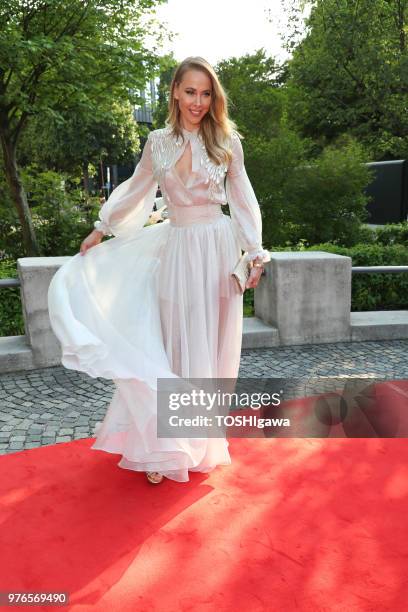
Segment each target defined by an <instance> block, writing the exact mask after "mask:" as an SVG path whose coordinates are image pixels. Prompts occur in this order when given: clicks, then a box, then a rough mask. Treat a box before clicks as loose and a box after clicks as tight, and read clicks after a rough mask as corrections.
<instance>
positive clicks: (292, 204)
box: [283, 138, 371, 246]
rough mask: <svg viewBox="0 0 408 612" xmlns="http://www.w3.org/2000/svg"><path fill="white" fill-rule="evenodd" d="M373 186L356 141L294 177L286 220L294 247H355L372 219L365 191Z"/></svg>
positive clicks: (330, 150)
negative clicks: (302, 242) (303, 242)
mask: <svg viewBox="0 0 408 612" xmlns="http://www.w3.org/2000/svg"><path fill="white" fill-rule="evenodd" d="M370 180H371V172H370V170H369V168H368V167H367V166H366V165H364V151H363V149H362V147H361V146H360V145H359V144H358V143H357V142H355V141H354V140H353V139H351V138H350V139H347V141H346V142H342V143H341V144H339V145H338V146H328V147H326V148H325V150H324V151H323V153H322V155H321V156H319V157H318V158H317V159H315V160H313V161H312V162H309V164H308V165H307V166H306V165H305V166H303V167H302V166H301V167H299V168H296V169H294V170H293V171H292V172H290V171H289V173H288V176H287V180H286V183H285V188H286V189H285V192H284V198H285V208H284V212H283V220H284V223H287V224H288V225H287V235H288V240H289V241H290V243H292V244H293V243H294V242H297V241H298V240H300V239H304V240H306V241H307V242H308V243H309V244H314V243H316V242H322V241H324V242H333V243H336V244H343V245H345V246H347V245H352V244H354V243H355V242H356V238H357V236H358V235H359V233H360V225H361V222H362V221H364V220H365V219H366V218H367V212H366V203H367V199H368V198H367V196H366V195H365V194H364V188H365V187H366V186H367V185H368V184H369V182H370Z"/></svg>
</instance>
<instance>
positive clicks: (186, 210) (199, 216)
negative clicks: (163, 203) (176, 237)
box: [167, 204, 224, 227]
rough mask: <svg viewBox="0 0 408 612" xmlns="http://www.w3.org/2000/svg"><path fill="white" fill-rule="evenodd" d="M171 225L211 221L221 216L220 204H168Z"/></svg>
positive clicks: (181, 225) (179, 225)
mask: <svg viewBox="0 0 408 612" xmlns="http://www.w3.org/2000/svg"><path fill="white" fill-rule="evenodd" d="M167 208H168V212H169V217H168V218H169V221H170V223H171V225H175V226H177V227H185V226H188V225H195V224H196V223H213V222H214V221H216V220H217V219H219V218H221V217H223V216H224V215H223V212H222V209H221V204H193V205H191V206H174V205H173V206H168V207H167Z"/></svg>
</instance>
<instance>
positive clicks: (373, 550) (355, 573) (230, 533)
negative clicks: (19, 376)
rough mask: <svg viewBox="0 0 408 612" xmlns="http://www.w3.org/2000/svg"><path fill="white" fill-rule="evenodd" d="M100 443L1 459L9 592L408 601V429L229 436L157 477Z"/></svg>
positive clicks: (350, 605) (104, 607)
mask: <svg viewBox="0 0 408 612" xmlns="http://www.w3.org/2000/svg"><path fill="white" fill-rule="evenodd" d="M92 442H93V440H91V439H88V440H80V441H76V442H72V443H65V444H64V443H63V444H57V445H53V446H46V447H41V448H38V449H33V450H29V451H23V452H16V453H12V454H9V455H4V456H2V457H1V458H0V465H1V468H2V469H1V477H0V482H1V489H0V494H1V507H2V509H1V532H0V538H1V567H0V576H1V578H0V591H2V592H4V591H14V592H16V591H24V592H33V591H58V592H64V591H65V592H68V593H69V596H70V601H69V604H68V605H67V606H64V607H60V608H57V607H55V606H40V607H34V608H32V609H34V610H35V609H37V610H38V609H41V610H50V609H52V610H54V609H55V610H56V609H69V610H78V611H80V610H81V611H82V610H84V611H87V610H98V611H99V610H101V611H116V610H118V611H119V610H121V611H125V612H127V611H129V612H135V611H137V612H139V611H140V612H155V611H157V612H159V611H160V612H161V611H162V610H166V612H173V611H174V612H176V611H177V612H178V611H182V612H187V611H190V610H191V611H194V612H195V611H199V612H204V611H211V612H212V611H214V610H216V611H217V612H221V611H230V610H235V609H238V610H241V609H244V610H250V611H251V612H257V611H264V610H265V611H266V610H268V611H270V610H273V611H275V610H277V611H281V610H285V611H287V610H289V611H291V610H301V611H304V610H310V611H313V612H319V611H327V610H330V611H331V612H332V611H342V612H346V611H347V612H348V611H350V610H352V611H355V610H358V611H360V610H361V611H370V612H371V611H373V610H384V611H385V610H393V611H399V610H401V611H402V610H406V608H407V601H408V584H407V579H406V575H407V564H408V546H407V545H408V531H407V519H406V515H407V510H408V444H407V440H405V439H340V438H337V439H326V440H324V439H311V438H307V439H245V438H241V439H230V452H231V456H232V460H233V463H232V465H231V466H227V467H221V466H220V467H218V468H216V470H214V471H213V472H212V473H210V474H199V473H191V481H190V482H189V483H176V482H173V481H169V480H166V481H165V482H164V483H162V484H161V485H159V486H157V487H154V486H152V485H149V484H148V483H147V482H146V481H145V478H144V476H143V475H142V474H139V473H135V472H132V471H129V470H122V469H120V468H118V467H117V465H116V464H117V462H118V461H119V459H120V456H119V455H110V454H107V453H103V452H98V451H94V450H92V451H91V450H90V449H89V447H90V446H91V444H92ZM22 608H23V606H18V609H22ZM2 609H6V608H3V607H2ZM7 609H12V608H7Z"/></svg>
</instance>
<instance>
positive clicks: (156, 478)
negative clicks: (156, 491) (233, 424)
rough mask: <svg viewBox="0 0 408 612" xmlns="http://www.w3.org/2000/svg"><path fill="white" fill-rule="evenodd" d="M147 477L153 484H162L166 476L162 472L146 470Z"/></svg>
mask: <svg viewBox="0 0 408 612" xmlns="http://www.w3.org/2000/svg"><path fill="white" fill-rule="evenodd" d="M146 477H147V480H148V481H149V482H151V483H152V484H160V483H161V482H162V480H163V478H164V476H163V474H160V472H146Z"/></svg>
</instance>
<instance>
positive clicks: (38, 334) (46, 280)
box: [17, 256, 71, 367]
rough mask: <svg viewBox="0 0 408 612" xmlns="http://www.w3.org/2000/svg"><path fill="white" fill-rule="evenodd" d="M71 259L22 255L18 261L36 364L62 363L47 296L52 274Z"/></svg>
mask: <svg viewBox="0 0 408 612" xmlns="http://www.w3.org/2000/svg"><path fill="white" fill-rule="evenodd" d="M69 259H71V258H70V257H69V256H68V257H20V258H19V259H18V260H17V271H18V274H19V277H20V281H21V300H22V307H23V316H24V323H25V333H26V337H27V341H28V344H29V345H30V347H31V350H32V355H33V363H34V365H35V367H49V366H54V365H60V364H61V347H60V344H59V342H58V340H57V338H56V337H55V335H54V332H53V331H52V329H51V324H50V318H49V316H48V302H47V297H48V287H49V284H50V282H51V279H52V277H53V276H54V274H55V272H56V271H57V270H58V268H59V267H60V266H61V265H62V264H64V263H65V262H66V261H69Z"/></svg>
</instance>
